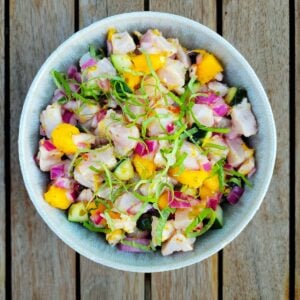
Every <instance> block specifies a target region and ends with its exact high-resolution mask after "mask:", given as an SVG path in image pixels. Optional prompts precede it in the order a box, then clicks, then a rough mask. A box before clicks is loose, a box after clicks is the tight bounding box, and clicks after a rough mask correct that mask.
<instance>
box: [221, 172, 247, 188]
mask: <svg viewBox="0 0 300 300" xmlns="http://www.w3.org/2000/svg"><path fill="white" fill-rule="evenodd" d="M226 173H227V174H229V175H233V176H236V177H238V178H241V179H242V180H243V181H244V182H245V184H246V185H247V186H248V187H253V184H252V183H251V182H250V181H249V180H248V179H247V178H246V176H245V175H243V174H242V173H240V172H238V171H235V170H226Z"/></svg>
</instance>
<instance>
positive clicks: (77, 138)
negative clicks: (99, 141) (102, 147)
mask: <svg viewBox="0 0 300 300" xmlns="http://www.w3.org/2000/svg"><path fill="white" fill-rule="evenodd" d="M72 140H73V143H74V144H75V145H76V147H77V148H87V147H89V146H90V145H91V144H95V141H96V137H95V136H94V135H92V134H89V133H79V134H75V135H73V136H72Z"/></svg>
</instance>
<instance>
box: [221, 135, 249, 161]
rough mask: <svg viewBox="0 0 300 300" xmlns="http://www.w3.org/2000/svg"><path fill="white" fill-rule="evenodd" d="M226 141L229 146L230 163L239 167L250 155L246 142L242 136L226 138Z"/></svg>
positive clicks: (228, 157)
mask: <svg viewBox="0 0 300 300" xmlns="http://www.w3.org/2000/svg"><path fill="white" fill-rule="evenodd" d="M226 143H227V145H228V147H229V153H228V156H227V160H228V163H229V164H230V165H232V166H233V167H238V166H239V165H240V164H241V163H242V162H243V161H244V160H245V159H246V158H247V156H248V155H250V153H248V152H247V151H246V150H247V149H248V148H245V144H244V142H243V141H242V139H241V138H235V139H232V140H230V139H226Z"/></svg>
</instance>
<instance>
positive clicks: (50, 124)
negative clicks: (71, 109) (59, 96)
mask: <svg viewBox="0 0 300 300" xmlns="http://www.w3.org/2000/svg"><path fill="white" fill-rule="evenodd" d="M40 122H41V127H42V129H43V130H44V131H45V133H46V136H47V137H48V138H50V137H51V133H52V131H53V130H54V128H55V127H56V126H57V125H59V124H61V123H63V120H62V115H61V106H60V105H59V104H58V103H57V102H55V103H53V104H51V105H48V106H47V107H46V109H45V110H43V111H42V113H41V115H40Z"/></svg>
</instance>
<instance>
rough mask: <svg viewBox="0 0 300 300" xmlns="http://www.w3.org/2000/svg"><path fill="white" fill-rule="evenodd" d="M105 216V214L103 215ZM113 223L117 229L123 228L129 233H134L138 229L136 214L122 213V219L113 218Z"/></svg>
mask: <svg viewBox="0 0 300 300" xmlns="http://www.w3.org/2000/svg"><path fill="white" fill-rule="evenodd" d="M103 217H104V218H105V215H103ZM112 223H113V226H114V228H115V229H123V230H124V231H125V232H127V233H132V232H134V231H135V229H136V221H135V220H134V216H130V215H127V214H123V213H121V214H120V219H112Z"/></svg>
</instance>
